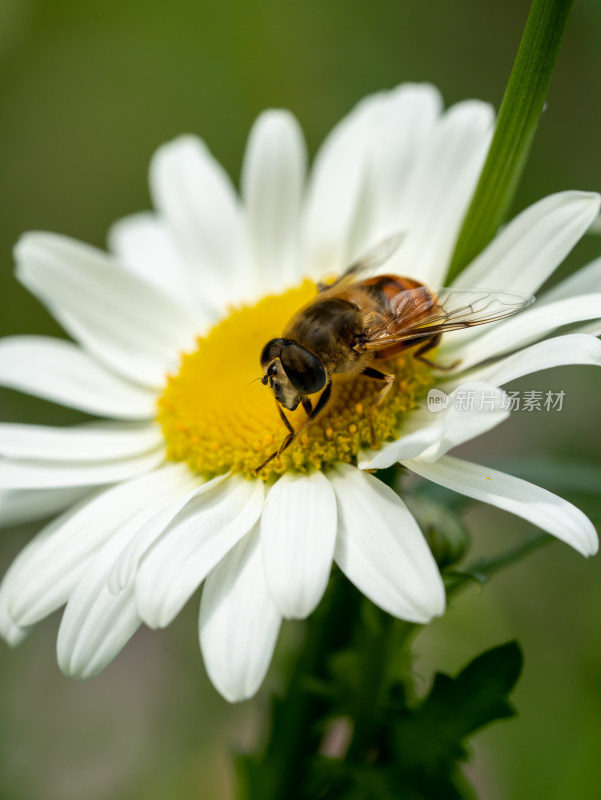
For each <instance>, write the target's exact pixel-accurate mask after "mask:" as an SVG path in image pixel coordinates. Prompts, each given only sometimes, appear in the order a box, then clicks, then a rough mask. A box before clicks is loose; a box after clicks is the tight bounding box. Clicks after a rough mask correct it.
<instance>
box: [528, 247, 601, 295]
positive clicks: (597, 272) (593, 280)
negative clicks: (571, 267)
mask: <svg viewBox="0 0 601 800" xmlns="http://www.w3.org/2000/svg"><path fill="white" fill-rule="evenodd" d="M589 292H601V258H597V259H596V260H595V261H591V263H590V264H587V265H586V267H582V268H581V269H579V270H578V271H577V272H575V273H574V274H573V275H570V276H569V277H568V278H565V279H564V280H563V281H560V282H559V283H558V284H556V285H555V286H553V288H552V289H549V290H548V291H546V292H544V293H543V294H541V295H540V297H537V299H536V302H537V303H538V305H542V304H543V303H550V302H553V301H555V300H562V299H563V298H564V297H574V296H575V295H579V294H588V293H589Z"/></svg>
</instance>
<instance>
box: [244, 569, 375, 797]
mask: <svg viewBox="0 0 601 800" xmlns="http://www.w3.org/2000/svg"><path fill="white" fill-rule="evenodd" d="M360 600H361V595H360V594H359V592H358V591H357V590H356V589H355V587H354V586H352V584H350V583H349V582H348V581H347V580H346V578H344V576H342V575H341V574H340V573H339V572H335V573H333V575H332V580H331V583H330V587H329V588H328V592H327V593H326V596H325V598H324V600H323V602H322V604H321V606H320V607H319V609H318V610H317V611H316V612H315V613H314V614H313V615H312V616H311V618H310V619H309V621H308V629H307V636H306V639H305V641H304V643H303V646H302V650H301V653H300V655H299V658H298V661H297V663H296V665H295V667H294V670H293V673H292V677H291V679H290V683H289V686H288V689H287V692H286V695H285V697H284V698H283V700H281V701H276V703H275V706H274V713H273V722H272V730H271V734H270V739H269V742H268V745H267V748H266V751H265V753H264V755H263V757H262V759H261V763H260V768H259V771H258V773H257V775H256V780H254V781H253V782H252V787H247V788H246V796H250V797H251V798H252V800H281V798H286V800H296V798H300V797H302V791H303V778H304V777H305V776H306V774H307V765H308V762H309V760H310V759H311V758H313V757H314V756H315V753H316V752H317V750H318V748H319V743H320V740H321V737H322V734H323V731H322V730H321V727H320V725H319V722H320V720H321V719H322V718H323V716H324V714H325V713H326V711H327V699H326V698H324V697H322V696H321V695H320V694H319V692H317V691H315V688H316V687H318V686H319V685H320V684H322V683H324V682H325V681H326V679H327V677H328V669H327V668H328V662H329V660H330V657H331V656H332V654H333V653H334V652H336V651H337V650H339V649H341V648H343V647H345V646H347V645H348V642H349V640H350V638H351V635H352V630H353V627H354V625H355V624H356V620H357V617H358V611H359V602H360Z"/></svg>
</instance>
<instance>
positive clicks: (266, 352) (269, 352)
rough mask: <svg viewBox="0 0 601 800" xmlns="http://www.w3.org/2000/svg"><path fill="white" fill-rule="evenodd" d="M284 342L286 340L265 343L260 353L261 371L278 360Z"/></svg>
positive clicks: (273, 340)
mask: <svg viewBox="0 0 601 800" xmlns="http://www.w3.org/2000/svg"><path fill="white" fill-rule="evenodd" d="M285 342H286V339H272V340H271V341H270V342H267V344H266V345H265V347H264V348H263V351H262V353H261V366H262V367H263V369H265V368H266V367H267V365H268V364H269V363H270V362H271V361H273V360H274V359H276V358H278V356H279V355H280V353H281V351H282V346H283V345H284V343H285Z"/></svg>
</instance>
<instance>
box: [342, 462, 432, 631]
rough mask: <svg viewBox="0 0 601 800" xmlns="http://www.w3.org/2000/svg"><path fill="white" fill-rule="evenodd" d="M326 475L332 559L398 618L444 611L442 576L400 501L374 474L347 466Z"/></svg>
mask: <svg viewBox="0 0 601 800" xmlns="http://www.w3.org/2000/svg"><path fill="white" fill-rule="evenodd" d="M328 477H329V479H330V481H331V482H332V485H333V487H334V491H335V492H336V500H337V504H338V541H337V543H336V552H335V556H334V557H335V560H336V563H337V564H338V566H339V567H340V569H341V570H342V571H343V572H344V574H345V575H346V576H347V577H348V578H349V580H351V581H352V582H353V583H354V584H355V586H357V588H358V589H360V590H361V591H362V592H363V594H365V595H366V596H367V597H369V599H370V600H371V601H372V602H374V603H375V604H376V605H378V606H380V608H383V609H384V610H385V611H388V612H389V613H390V614H393V615H394V616H396V617H400V618H401V619H405V620H408V621H409V622H419V623H424V622H429V621H430V619H432V617H434V616H437V615H439V614H442V612H443V611H444V606H445V593H444V587H443V584H442V579H441V577H440V574H439V572H438V568H437V566H436V563H435V561H434V558H433V557H432V554H431V553H430V550H429V549H428V545H427V544H426V541H425V539H424V537H423V535H422V533H421V531H420V529H419V528H418V526H417V523H416V522H415V520H414V519H413V517H412V515H411V514H410V512H409V511H408V509H407V507H406V506H405V504H404V503H403V501H402V500H401V499H400V498H399V497H398V496H397V495H396V494H395V493H394V492H393V491H392V489H390V488H388V486H385V485H384V484H383V483H382V482H381V481H379V480H378V479H377V478H374V477H373V476H372V475H369V474H367V473H365V472H361V471H360V470H358V469H356V468H355V467H351V466H349V465H346V464H340V465H338V467H337V468H336V469H335V470H333V471H331V472H329V473H328Z"/></svg>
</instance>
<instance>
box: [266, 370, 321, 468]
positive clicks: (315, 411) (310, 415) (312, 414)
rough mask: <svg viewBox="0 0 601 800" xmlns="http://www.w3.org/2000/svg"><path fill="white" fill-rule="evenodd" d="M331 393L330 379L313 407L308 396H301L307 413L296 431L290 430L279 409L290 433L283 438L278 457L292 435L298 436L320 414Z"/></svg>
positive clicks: (291, 439) (282, 413)
mask: <svg viewBox="0 0 601 800" xmlns="http://www.w3.org/2000/svg"><path fill="white" fill-rule="evenodd" d="M331 394H332V381H330V382H329V383H328V384H327V386H326V388H325V389H324V390H323V392H322V393H321V395H320V398H319V400H318V401H317V403H316V404H315V408H313V406H312V403H311V401H310V400H309V398H308V397H305V398H303V400H302V401H301V402H302V404H303V408H304V409H305V412H306V413H307V420H306V421H305V422H303V424H302V425H301V426H300V428H299V429H298V430H297V431H296V432H295V431H293V430H292V426H291V425H290V423H289V422H288V420H287V419H286V418H285V417H284V412H283V411H282V409H280V416H281V417H282V418H283V419H284V420H285V422H286V425H287V426H288V430H289V431H290V433H289V434H288V436H286V438H285V439H284V441H283V442H282V444H281V445H280V449H279V450H278V458H279V457H280V456H281V455H282V453H283V452H284V450H285V449H286V448H287V447H289V446H290V445H291V444H292V441H293V439H294V437H295V436H298V435H299V433H302V431H304V430H305V428H307V427H308V426H309V425H310V424H311V423H312V422H313V420H314V419H315V418H316V417H317V416H318V415H319V414H321V412H322V411H323V410H324V408H325V407H326V406H327V404H328V401H329V399H330V395H331Z"/></svg>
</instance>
